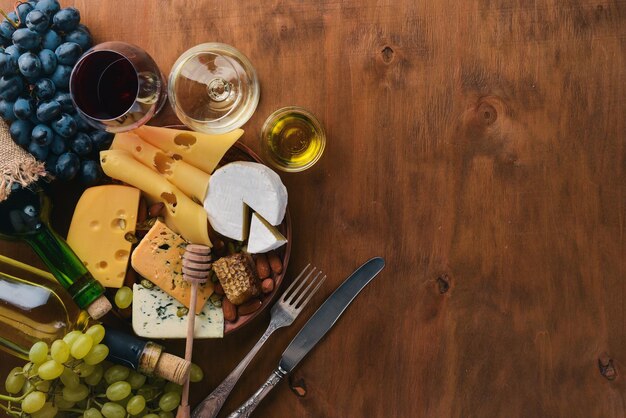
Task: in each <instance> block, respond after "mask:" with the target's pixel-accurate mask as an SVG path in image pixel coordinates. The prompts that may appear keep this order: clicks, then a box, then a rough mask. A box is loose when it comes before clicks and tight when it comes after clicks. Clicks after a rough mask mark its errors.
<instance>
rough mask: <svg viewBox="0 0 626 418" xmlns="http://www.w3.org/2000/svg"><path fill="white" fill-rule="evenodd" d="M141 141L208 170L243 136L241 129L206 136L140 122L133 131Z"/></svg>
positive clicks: (215, 165) (213, 167)
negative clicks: (140, 124)
mask: <svg viewBox="0 0 626 418" xmlns="http://www.w3.org/2000/svg"><path fill="white" fill-rule="evenodd" d="M134 132H136V133H137V134H138V135H139V136H140V137H141V138H142V139H143V140H144V141H146V142H149V143H151V144H152V145H154V146H155V147H157V148H160V149H162V150H163V151H167V152H169V153H171V154H172V156H175V157H176V156H179V157H180V158H182V160H183V161H185V162H186V163H188V164H191V165H193V166H195V167H197V168H199V169H201V170H202V171H204V172H206V173H211V172H212V171H213V170H214V169H215V167H217V164H218V163H219V162H220V160H221V159H222V157H223V156H224V154H226V151H228V149H229V148H230V147H232V146H233V144H234V143H235V142H237V139H239V138H240V137H241V135H243V130H242V129H235V130H234V131H232V132H227V133H225V134H219V135H210V134H204V133H200V132H193V131H183V130H180V129H170V128H160V127H156V126H148V125H143V126H141V127H139V128H137V129H135V131H134Z"/></svg>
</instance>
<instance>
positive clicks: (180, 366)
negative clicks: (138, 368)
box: [154, 353, 191, 385]
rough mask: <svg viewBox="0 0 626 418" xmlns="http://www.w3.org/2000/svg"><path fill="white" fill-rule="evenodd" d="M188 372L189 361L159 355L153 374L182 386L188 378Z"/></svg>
mask: <svg viewBox="0 0 626 418" xmlns="http://www.w3.org/2000/svg"><path fill="white" fill-rule="evenodd" d="M190 370H191V362H190V361H187V360H185V359H184V358H180V357H178V356H175V355H172V354H169V353H161V356H160V357H159V360H158V361H157V364H156V367H155V368H154V374H155V375H156V376H159V377H162V378H164V379H166V380H169V381H170V382H174V383H177V384H179V385H183V384H184V383H185V380H187V377H188V376H189V371H190Z"/></svg>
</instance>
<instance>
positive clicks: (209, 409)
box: [191, 324, 280, 418]
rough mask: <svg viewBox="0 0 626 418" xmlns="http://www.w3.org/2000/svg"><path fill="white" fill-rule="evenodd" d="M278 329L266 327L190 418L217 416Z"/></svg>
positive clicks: (212, 417)
mask: <svg viewBox="0 0 626 418" xmlns="http://www.w3.org/2000/svg"><path fill="white" fill-rule="evenodd" d="M278 328H280V327H278V326H275V325H274V324H270V326H269V327H267V330H265V332H264V333H263V335H262V336H261V338H259V341H257V343H256V344H255V345H254V347H252V349H251V350H250V352H249V353H248V354H247V355H246V356H245V357H244V358H243V360H241V362H240V363H239V364H238V365H237V367H235V368H234V369H233V371H232V372H230V374H229V375H228V376H226V379H224V381H223V382H222V383H220V385H219V386H218V387H216V388H215V389H214V390H213V392H211V394H210V395H209V396H207V397H206V398H205V399H204V400H203V401H202V402H201V403H200V404H199V405H198V406H197V407H196V408H195V409H194V410H193V413H192V414H191V416H192V418H215V417H216V416H217V414H218V413H219V412H220V409H222V406H224V403H225V402H226V398H228V395H230V392H231V391H232V390H233V388H234V387H235V384H236V383H237V381H239V378H240V377H241V375H242V374H243V372H244V370H246V367H248V364H250V361H252V359H253V358H254V356H255V355H256V353H258V352H259V350H260V349H261V347H263V344H265V341H267V339H268V338H269V336H270V335H272V334H273V333H274V331H276V330H277V329H278Z"/></svg>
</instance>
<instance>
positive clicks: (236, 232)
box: [204, 161, 287, 241]
mask: <svg viewBox="0 0 626 418" xmlns="http://www.w3.org/2000/svg"><path fill="white" fill-rule="evenodd" d="M246 206H249V207H250V208H251V209H252V210H254V211H255V212H258V214H259V215H260V216H262V217H263V219H265V220H266V221H267V222H269V223H270V224H271V225H278V224H280V223H281V222H282V220H283V218H284V217H285V210H286V208H287V188H286V187H285V185H284V184H283V183H282V181H281V180H280V177H279V176H278V174H276V173H275V172H274V171H272V170H271V169H270V168H269V167H267V166H265V165H263V164H259V163H253V162H248V161H237V162H234V163H230V164H226V165H225V166H223V167H220V168H219V169H217V170H215V172H214V173H213V175H212V176H211V179H210V180H209V191H208V193H207V197H206V199H205V200H204V208H205V209H206V212H207V214H208V215H209V222H210V223H211V226H212V227H213V229H215V231H217V232H219V233H220V234H222V235H224V236H226V237H229V238H232V239H236V240H238V241H243V240H245V239H246V238H247V224H248V218H247V216H246Z"/></svg>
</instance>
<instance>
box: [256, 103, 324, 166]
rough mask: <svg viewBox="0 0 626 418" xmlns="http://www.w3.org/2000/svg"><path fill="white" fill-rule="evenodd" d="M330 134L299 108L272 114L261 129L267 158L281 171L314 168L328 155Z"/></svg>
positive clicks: (311, 116)
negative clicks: (327, 144) (324, 154)
mask: <svg viewBox="0 0 626 418" xmlns="http://www.w3.org/2000/svg"><path fill="white" fill-rule="evenodd" d="M325 146H326V134H325V133H324V129H323V128H322V125H321V124H320V122H319V121H318V120H317V118H316V117H315V116H314V115H313V114H312V113H311V112H309V111H308V110H306V109H303V108H301V107H297V106H289V107H283V108H281V109H278V110H277V111H275V112H274V113H272V114H271V115H270V116H269V117H268V118H267V120H266V121H265V123H264V124H263V129H262V130H261V148H262V150H263V154H264V156H265V159H266V160H267V161H268V162H269V163H270V164H271V165H273V166H274V167H276V168H277V169H279V170H283V171H289V172H296V171H303V170H306V169H307V168H309V167H311V166H313V164H315V163H316V162H317V160H319V159H320V157H321V156H322V154H323V153H324V147H325Z"/></svg>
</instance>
